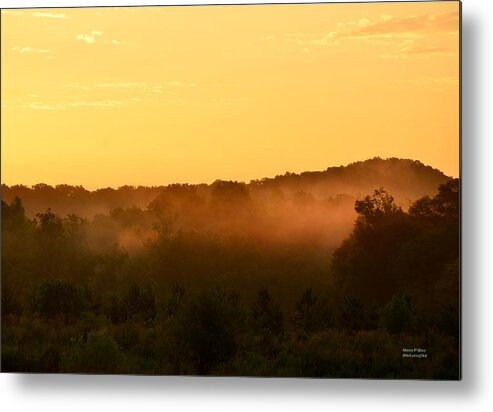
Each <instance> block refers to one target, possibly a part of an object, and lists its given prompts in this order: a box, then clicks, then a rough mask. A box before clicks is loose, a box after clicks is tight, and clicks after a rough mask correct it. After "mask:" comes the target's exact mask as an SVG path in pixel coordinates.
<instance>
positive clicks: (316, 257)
mask: <svg viewBox="0 0 493 412" xmlns="http://www.w3.org/2000/svg"><path fill="white" fill-rule="evenodd" d="M232 189H233V190H232ZM173 190H175V191H176V190H178V189H177V188H176V187H175V188H174V189H173ZM180 190H183V191H184V193H188V194H190V190H191V189H190V187H188V186H184V188H183V187H182V188H181V189H180ZM219 190H222V192H221V193H223V198H222V200H221V203H220V204H215V205H214V208H215V209H214V210H215V213H219V214H220V215H221V214H222V215H221V216H223V220H225V221H227V220H228V219H229V220H231V219H233V220H235V224H238V225H239V226H238V227H243V225H245V227H246V226H247V225H248V219H249V217H250V216H251V213H250V211H249V210H248V209H245V207H243V208H238V207H237V206H238V204H242V205H247V206H248V205H249V204H248V203H245V199H246V197H245V196H247V193H246V192H243V189H238V186H235V185H234V184H230V185H229V186H228V184H223V185H222V188H221V189H219ZM238 190H239V191H238ZM238 193H240V194H238ZM238 196H240V199H239V200H238ZM231 199H233V200H231ZM236 202H238V203H236ZM249 207H250V206H249ZM251 207H253V206H251ZM233 210H236V212H237V213H233ZM355 212H356V214H357V219H356V222H355V224H354V228H353V231H352V232H351V234H350V235H349V236H348V237H347V238H346V240H345V241H343V242H342V244H341V245H340V246H339V247H338V248H337V249H336V250H335V251H333V253H332V251H331V250H326V249H324V248H323V247H322V243H317V242H315V243H314V242H312V241H311V240H307V238H302V237H301V238H296V239H295V240H293V239H290V241H289V242H282V241H280V240H279V238H273V239H272V238H268V237H258V236H254V235H252V233H253V232H252V231H245V234H244V236H242V235H241V234H239V233H241V231H233V232H231V231H229V232H228V231H227V230H225V231H221V232H218V231H213V230H212V231H211V230H208V228H195V230H194V228H193V227H189V226H187V228H186V230H185V228H184V226H182V227H178V226H177V224H176V222H179V221H180V217H179V213H180V208H179V207H177V208H174V209H173V208H171V207H170V205H169V203H166V202H162V203H161V204H159V202H154V203H151V205H150V207H149V208H148V209H145V210H142V209H140V208H135V207H134V208H118V209H115V210H113V211H112V212H111V213H110V214H108V215H99V216H98V217H95V218H94V219H92V220H90V219H86V218H81V217H78V216H76V215H73V214H72V215H67V216H64V217H61V216H58V215H56V214H55V213H54V212H52V211H51V210H47V211H46V212H44V213H40V214H38V215H37V216H36V218H34V219H30V218H28V217H27V216H26V214H25V211H24V207H23V205H22V201H21V200H20V199H19V198H16V199H14V200H13V201H12V202H10V204H7V203H5V202H3V201H2V370H3V371H17V372H76V373H79V372H80V373H135V374H199V375H251V376H253V375H255V376H305V377H306V376H309V377H360V378H365V377H366V378H440V379H457V378H458V375H459V182H458V180H456V179H455V180H450V181H449V182H447V183H445V184H443V185H441V186H440V187H439V190H438V193H437V194H436V196H434V197H431V198H430V197H423V198H421V199H419V200H417V201H416V202H414V203H413V204H412V205H411V207H410V208H409V210H408V211H404V210H403V209H401V208H400V207H398V206H397V205H396V204H395V202H394V199H393V198H392V196H390V195H389V194H388V193H387V192H386V191H385V190H383V189H378V190H376V191H375V192H374V193H373V194H372V195H370V196H366V197H365V198H363V199H361V200H357V201H356V202H355ZM177 216H178V217H177ZM242 219H243V220H242ZM218 221H219V220H218ZM118 225H120V227H122V226H125V227H126V228H132V230H134V231H138V230H144V229H145V230H149V228H152V231H153V235H152V236H148V237H147V241H146V243H145V245H144V246H142V247H140V248H137V249H135V250H133V251H129V250H126V249H123V248H122V247H121V245H120V244H119V243H118V242H115V241H114V240H115V239H114V238H113V237H111V236H109V237H108V236H107V237H105V234H106V232H104V230H103V229H104V228H108V227H109V228H114V227H116V226H118ZM192 226H193V225H192ZM139 228H140V229H139ZM97 230H100V231H101V236H100V237H99V238H98V243H96V245H95V244H93V243H92V242H90V241H89V240H88V234H91V233H95V231H97ZM111 233H113V232H111ZM115 233H116V232H115ZM118 233H121V232H118ZM405 348H407V349H414V348H420V349H422V350H424V351H426V357H423V358H411V357H403V349H405Z"/></svg>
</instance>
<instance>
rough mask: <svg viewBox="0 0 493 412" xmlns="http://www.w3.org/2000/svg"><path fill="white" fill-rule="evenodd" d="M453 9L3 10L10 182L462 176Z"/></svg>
mask: <svg viewBox="0 0 493 412" xmlns="http://www.w3.org/2000/svg"><path fill="white" fill-rule="evenodd" d="M458 17H459V3H458V2H454V1H447V2H445V1H444V2H410V3H368V4H362V3H357V4H319V5H313V4H310V5H259V6H205V7H147V8H144V7H142V8H89V9H24V10H16V11H13V10H11V11H5V10H3V11H2V32H1V35H2V37H1V46H2V54H1V65H2V67H1V69H2V91H1V104H2V106H1V112H2V113H1V114H2V125H1V127H2V129H1V131H2V147H1V149H2V150H1V156H2V183H6V184H9V185H12V184H18V183H23V184H27V185H31V184H34V183H38V182H44V183H48V184H59V183H68V184H81V185H84V186H85V187H87V188H91V189H94V188H97V187H103V186H114V187H117V186H121V185H124V184H130V185H139V184H142V185H161V184H168V183H172V182H190V183H197V182H212V181H214V180H215V179H232V180H243V181H249V180H250V179H255V178H261V177H265V176H274V175H277V174H282V173H284V172H286V171H291V172H301V171H305V170H322V169H325V168H327V167H328V166H333V165H340V164H347V163H350V162H353V161H357V160H364V159H367V158H370V157H374V156H381V157H390V156H396V157H405V158H413V159H419V160H421V161H422V162H424V163H426V164H429V165H431V166H434V167H437V168H439V169H441V170H442V171H443V172H445V173H446V174H448V175H452V176H457V175H458V167H459V161H458V156H459V110H458V109H459V94H458V76H459V53H458V46H459V36H458V28H459V23H458Z"/></svg>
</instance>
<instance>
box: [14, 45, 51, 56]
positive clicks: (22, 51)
mask: <svg viewBox="0 0 493 412" xmlns="http://www.w3.org/2000/svg"><path fill="white" fill-rule="evenodd" d="M12 50H14V51H16V52H18V53H20V54H28V53H41V54H46V53H50V49H35V48H33V47H20V46H14V47H12Z"/></svg>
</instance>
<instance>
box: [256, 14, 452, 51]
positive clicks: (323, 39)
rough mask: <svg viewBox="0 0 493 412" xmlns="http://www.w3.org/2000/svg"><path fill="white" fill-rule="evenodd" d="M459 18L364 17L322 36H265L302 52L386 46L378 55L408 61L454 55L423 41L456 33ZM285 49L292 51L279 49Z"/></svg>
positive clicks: (436, 15)
mask: <svg viewBox="0 0 493 412" xmlns="http://www.w3.org/2000/svg"><path fill="white" fill-rule="evenodd" d="M458 30H459V15H458V13H457V12H455V11H453V12H445V13H436V14H431V15H429V14H427V15H411V16H405V17H394V16H388V15H382V16H380V19H379V20H376V21H370V20H369V19H367V18H360V19H358V20H351V21H348V22H340V23H338V24H337V26H336V28H335V29H334V30H331V31H328V32H325V33H283V34H282V35H280V36H274V35H270V36H267V37H265V39H266V40H269V41H277V40H279V41H281V42H283V43H287V44H291V45H292V46H295V47H297V48H298V49H299V50H302V51H309V48H310V47H315V48H317V47H331V46H339V45H340V44H341V43H342V42H344V41H348V40H353V41H364V42H366V43H368V44H372V45H379V46H384V47H385V46H386V47H388V48H389V51H388V53H382V54H380V57H382V58H409V57H412V56H422V55H428V56H446V55H450V54H453V51H452V50H450V49H445V48H442V47H440V46H436V45H432V46H430V45H427V46H424V45H422V44H420V41H421V40H423V39H429V38H430V37H434V38H439V37H441V36H448V35H452V34H457V33H458ZM282 48H283V49H285V50H293V49H292V48H290V47H285V46H282Z"/></svg>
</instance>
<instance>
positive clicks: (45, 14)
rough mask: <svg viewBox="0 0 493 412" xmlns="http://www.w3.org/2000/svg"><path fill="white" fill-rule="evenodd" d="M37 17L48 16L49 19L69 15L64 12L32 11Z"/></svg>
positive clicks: (62, 17)
mask: <svg viewBox="0 0 493 412" xmlns="http://www.w3.org/2000/svg"><path fill="white" fill-rule="evenodd" d="M32 15H33V16H35V17H46V18H48V19H68V16H67V15H66V14H64V13H46V12H41V11H40V12H36V13H32Z"/></svg>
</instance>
